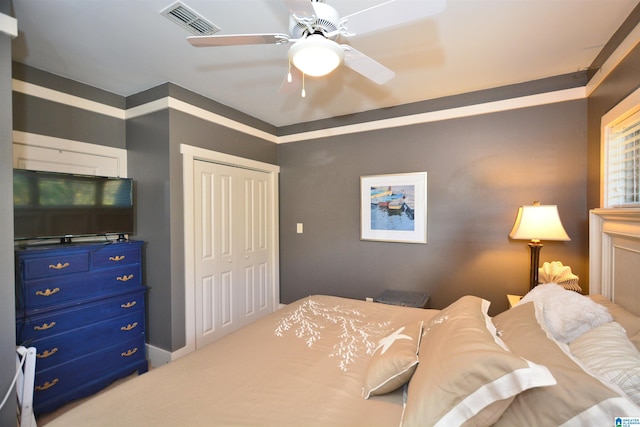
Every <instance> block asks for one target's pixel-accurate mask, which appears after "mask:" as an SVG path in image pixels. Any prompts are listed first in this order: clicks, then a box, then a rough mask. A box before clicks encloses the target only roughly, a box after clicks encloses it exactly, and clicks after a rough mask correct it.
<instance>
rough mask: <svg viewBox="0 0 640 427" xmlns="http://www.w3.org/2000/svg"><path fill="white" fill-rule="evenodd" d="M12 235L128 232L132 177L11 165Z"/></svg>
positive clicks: (130, 229) (62, 237)
mask: <svg viewBox="0 0 640 427" xmlns="http://www.w3.org/2000/svg"><path fill="white" fill-rule="evenodd" d="M13 219H14V239H15V240H32V239H52V238H60V241H61V242H69V241H71V238H72V237H80V236H82V237H85V236H107V235H118V236H119V237H120V238H123V237H124V235H126V234H132V233H133V180H131V179H129V178H111V177H100V176H90V175H74V174H65V173H56V172H43V171H32V170H25V169H14V170H13Z"/></svg>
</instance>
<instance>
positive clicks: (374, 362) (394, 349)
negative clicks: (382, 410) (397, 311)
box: [362, 321, 423, 399]
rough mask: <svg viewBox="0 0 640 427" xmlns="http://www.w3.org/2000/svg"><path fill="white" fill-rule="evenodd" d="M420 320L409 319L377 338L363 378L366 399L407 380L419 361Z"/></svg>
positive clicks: (388, 390)
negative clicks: (411, 321) (411, 320)
mask: <svg viewBox="0 0 640 427" xmlns="http://www.w3.org/2000/svg"><path fill="white" fill-rule="evenodd" d="M422 324H423V322H421V321H420V322H413V323H409V324H407V325H405V326H402V327H401V328H399V329H398V330H397V331H395V332H393V333H392V334H391V335H389V336H387V337H384V338H382V339H381V340H380V341H379V342H378V347H377V348H376V350H375V351H374V353H373V356H372V357H371V361H370V362H369V366H368V367H367V372H366V374H365V378H364V387H363V389H362V394H363V395H364V398H365V399H368V398H369V397H371V396H375V395H379V394H385V393H389V392H390V391H393V390H395V389H397V388H399V387H400V386H402V385H403V384H406V383H407V381H409V379H410V378H411V375H413V372H414V371H415V370H416V365H417V364H418V349H419V347H420V338H421V337H422Z"/></svg>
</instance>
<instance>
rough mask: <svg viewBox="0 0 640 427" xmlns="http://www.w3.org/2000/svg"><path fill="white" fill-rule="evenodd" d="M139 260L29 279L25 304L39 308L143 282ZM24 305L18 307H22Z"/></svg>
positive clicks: (130, 287) (136, 285) (102, 294)
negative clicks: (53, 276) (99, 268)
mask: <svg viewBox="0 0 640 427" xmlns="http://www.w3.org/2000/svg"><path fill="white" fill-rule="evenodd" d="M140 273H141V267H140V265H139V264H131V265H123V266H122V267H116V268H109V269H104V270H96V271H92V272H89V273H87V274H73V275H69V276H67V277H57V278H55V279H50V278H49V279H40V280H30V281H27V282H26V283H25V286H24V288H25V295H24V296H23V298H24V304H25V307H29V309H31V310H33V309H37V308H42V307H47V306H51V305H56V304H63V303H65V302H73V301H74V300H82V299H86V298H96V297H103V296H105V295H107V294H110V293H115V292H122V291H126V290H129V289H132V288H134V287H139V286H141V285H142V277H141V274H140ZM21 308H22V307H19V308H18V311H20V309H21Z"/></svg>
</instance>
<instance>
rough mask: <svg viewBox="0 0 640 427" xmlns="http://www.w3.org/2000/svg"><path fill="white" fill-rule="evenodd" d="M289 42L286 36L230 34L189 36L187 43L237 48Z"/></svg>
mask: <svg viewBox="0 0 640 427" xmlns="http://www.w3.org/2000/svg"><path fill="white" fill-rule="evenodd" d="M289 40H291V37H289V36H288V35H286V34H278V33H272V34H232V35H221V36H216V35H213V36H190V37H187V41H188V42H189V43H191V45H192V46H195V47H207V46H239V45H251V44H283V43H288V42H289Z"/></svg>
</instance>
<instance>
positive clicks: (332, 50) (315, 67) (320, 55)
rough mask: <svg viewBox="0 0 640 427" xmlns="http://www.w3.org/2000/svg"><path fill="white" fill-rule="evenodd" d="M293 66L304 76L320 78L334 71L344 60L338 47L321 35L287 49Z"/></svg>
mask: <svg viewBox="0 0 640 427" xmlns="http://www.w3.org/2000/svg"><path fill="white" fill-rule="evenodd" d="M289 55H290V57H291V62H292V63H293V65H294V66H295V67H296V68H297V69H299V70H300V71H302V72H303V73H304V74H306V75H309V76H313V77H320V76H325V75H327V74H329V73H330V72H332V71H333V70H335V69H336V68H337V67H338V65H340V63H341V62H342V60H343V59H344V50H343V49H342V48H341V47H340V45H339V44H338V43H336V42H334V41H332V40H329V39H327V38H325V37H324V36H321V35H317V34H316V35H311V36H309V37H307V38H306V39H304V40H299V41H297V42H296V43H294V45H293V46H291V48H290V49H289Z"/></svg>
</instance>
